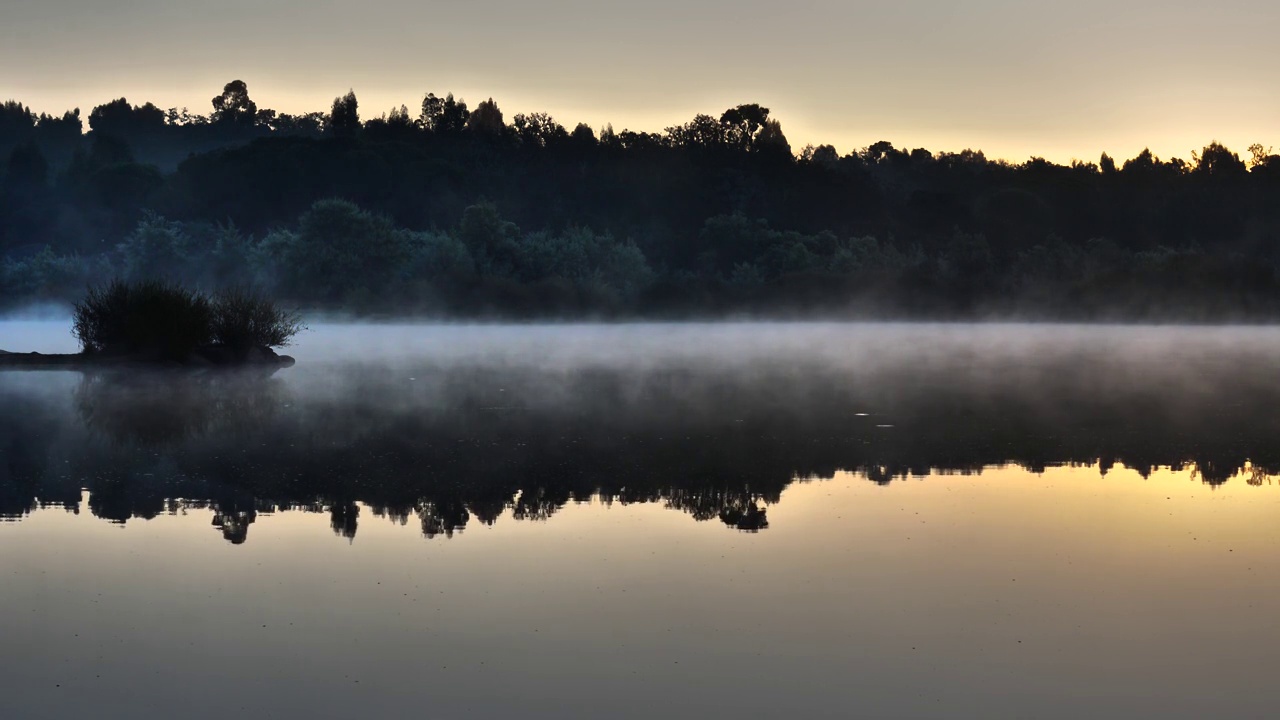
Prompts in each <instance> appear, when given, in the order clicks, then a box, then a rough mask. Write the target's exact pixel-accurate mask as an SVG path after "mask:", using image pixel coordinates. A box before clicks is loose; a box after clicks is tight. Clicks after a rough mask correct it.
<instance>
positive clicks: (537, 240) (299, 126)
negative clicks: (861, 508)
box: [0, 81, 1280, 319]
mask: <svg viewBox="0 0 1280 720" xmlns="http://www.w3.org/2000/svg"><path fill="white" fill-rule="evenodd" d="M212 105H213V113H212V114H211V115H209V116H208V117H204V116H199V115H193V114H191V113H190V112H187V111H185V110H181V111H180V110H176V109H175V110H170V111H168V112H165V111H162V110H160V109H158V108H156V107H155V106H153V105H150V104H147V105H143V106H133V105H130V104H129V103H128V102H127V101H125V100H124V99H121V100H117V101H114V102H112V103H108V104H107V105H104V106H100V107H98V108H95V109H94V110H93V111H92V113H90V115H89V126H90V128H91V131H90V132H88V133H87V134H82V130H83V124H82V121H81V118H80V114H79V112H78V111H76V112H71V113H67V114H65V115H64V116H62V117H53V116H36V115H34V114H33V113H31V112H30V111H29V110H28V109H27V108H25V107H24V106H22V105H21V104H19V103H16V102H9V103H6V104H4V105H3V106H0V159H3V158H7V161H6V162H5V165H4V167H3V168H2V169H0V173H2V175H0V178H2V179H0V255H2V256H3V260H0V301H2V302H4V303H5V304H8V305H16V304H20V303H28V302H33V301H41V300H54V301H59V300H60V301H66V300H68V299H69V298H73V297H76V296H77V295H78V294H79V293H80V292H81V290H82V289H83V288H84V286H85V284H86V283H91V282H95V281H97V280H98V279H100V278H102V277H104V276H108V277H109V276H115V275H118V276H121V277H124V278H128V279H133V280H140V279H155V278H165V279H169V280H173V281H178V282H183V283H194V284H198V285H199V286H201V287H203V288H207V289H218V288H223V287H229V286H239V285H253V286H256V287H260V288H263V289H264V290H266V291H269V292H271V293H272V294H274V295H277V296H282V297H287V298H288V299H289V300H290V301H293V302H297V303H300V304H305V305H308V306H314V307H327V308H335V309H338V308H340V309H348V310H353V311H358V312H384V313H385V312H401V313H404V312H414V313H425V314H435V315H460V316H545V315H577V316H581V315H589V316H634V315H658V316H687V315H705V314H735V313H748V314H771V315H779V314H827V315H852V314H862V315H867V314H877V315H890V316H903V315H908V316H942V317H961V316H974V315H985V314H997V315H1000V314H1005V315H1009V314H1019V313H1022V314H1030V315H1038V316H1053V317H1069V318H1106V317H1126V318H1163V317H1181V318H1203V319H1229V318H1260V317H1274V316H1275V315H1276V314H1277V311H1280V277H1278V276H1277V265H1278V263H1280V254H1278V253H1277V247H1280V246H1278V245H1277V240H1278V239H1280V203H1277V202H1276V199H1277V198H1280V156H1277V155H1274V154H1271V152H1270V150H1269V149H1266V148H1264V147H1262V146H1260V145H1255V146H1253V147H1251V148H1250V149H1249V158H1248V159H1247V160H1242V159H1241V158H1240V157H1239V156H1238V155H1237V154H1236V153H1234V152H1232V151H1231V150H1229V149H1227V148H1225V147H1223V146H1221V145H1219V144H1217V143H1213V144H1210V145H1209V146H1208V147H1206V148H1204V149H1203V151H1201V152H1199V153H1193V155H1192V157H1191V159H1190V160H1189V161H1184V160H1180V159H1173V160H1167V161H1162V160H1160V159H1158V158H1156V157H1154V156H1152V154H1151V153H1149V152H1144V153H1142V154H1140V155H1139V156H1137V157H1135V158H1132V159H1130V160H1127V161H1124V162H1123V163H1117V162H1116V161H1114V160H1113V159H1112V158H1110V157H1108V156H1106V155H1103V156H1102V157H1101V159H1100V161H1099V162H1097V163H1091V162H1074V163H1072V164H1071V165H1069V166H1063V165H1056V164H1054V163H1050V162H1047V161H1045V160H1043V159H1039V158H1032V159H1031V160H1028V161H1027V162H1025V163H1021V164H1010V163H1007V162H1003V161H991V160H988V159H987V158H986V157H985V156H983V154H982V153H980V152H972V151H967V150H966V151H964V152H960V153H947V152H941V153H937V152H930V151H927V150H923V149H915V150H910V151H908V150H904V149H898V148H895V147H893V146H892V145H891V144H889V143H887V142H878V143H875V144H872V145H870V146H868V147H866V148H864V149H862V150H859V151H855V152H852V153H849V154H847V155H844V156H841V155H839V154H838V153H837V152H836V151H835V150H834V148H832V147H831V146H825V145H824V146H821V147H806V148H804V149H803V150H802V151H800V152H799V153H798V154H796V153H793V151H792V149H791V147H790V146H789V144H788V143H787V140H786V138H785V135H784V134H783V131H782V128H781V126H780V125H779V123H778V122H777V120H776V119H774V118H773V117H771V115H770V113H769V111H768V109H766V108H762V107H760V106H758V105H742V106H738V107H735V108H731V109H729V110H727V111H725V112H724V113H722V114H721V115H720V116H719V117H718V118H717V117H713V116H709V115H699V116H697V117H695V118H694V119H693V120H691V121H689V122H688V123H685V124H683V125H679V126H675V127H671V128H667V129H666V130H665V131H664V132H663V133H661V134H655V133H643V132H633V131H629V130H624V131H622V132H615V131H614V130H613V129H612V128H604V129H603V130H602V131H600V132H599V133H597V132H596V131H594V130H592V129H591V128H589V127H587V126H586V125H581V124H580V125H578V126H576V127H575V128H574V129H573V130H572V131H570V130H567V129H566V128H565V127H564V126H562V125H560V124H559V123H557V122H556V121H555V120H554V119H553V118H551V117H549V116H547V115H546V114H543V113H532V114H516V115H514V116H511V117H510V118H509V120H508V119H507V116H505V115H504V113H503V112H502V110H500V109H499V107H498V105H497V103H495V102H494V101H493V100H492V99H490V100H486V101H484V102H482V103H480V104H478V105H477V106H476V107H475V108H474V109H469V108H468V106H467V104H466V103H465V102H462V101H460V100H457V99H455V98H453V96H451V95H450V96H446V97H444V98H440V97H438V96H436V95H434V94H428V95H427V96H426V97H425V98H424V99H423V101H422V104H421V111H420V112H419V113H417V116H416V117H414V115H413V114H411V113H410V111H409V110H408V109H407V108H405V107H401V108H399V109H396V110H393V111H392V112H390V113H388V114H384V115H382V116H381V117H377V118H373V119H370V120H367V121H364V122H361V121H360V119H359V106H358V101H357V99H356V96H355V94H354V93H349V94H347V95H346V96H343V97H340V98H337V99H336V100H335V101H334V104H333V107H332V109H331V111H330V112H328V113H312V114H309V115H306V116H300V117H299V116H288V115H280V114H277V113H275V112H274V111H271V110H266V109H260V108H259V107H258V106H257V104H256V103H254V102H253V101H252V100H250V99H249V95H248V89H247V87H246V86H245V85H244V83H241V82H238V81H237V82H233V83H229V84H228V85H227V86H226V88H225V89H224V92H223V93H222V94H221V95H219V96H217V97H215V98H214V100H213V102H212Z"/></svg>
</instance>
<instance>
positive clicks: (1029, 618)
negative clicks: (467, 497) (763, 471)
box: [0, 467, 1280, 717]
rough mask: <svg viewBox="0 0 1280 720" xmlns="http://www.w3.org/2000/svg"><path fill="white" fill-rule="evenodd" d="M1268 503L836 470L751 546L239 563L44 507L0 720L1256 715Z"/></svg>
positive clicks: (548, 526) (1276, 530)
mask: <svg viewBox="0 0 1280 720" xmlns="http://www.w3.org/2000/svg"><path fill="white" fill-rule="evenodd" d="M1278 500H1280V496H1277V495H1276V494H1275V492H1274V490H1268V489H1266V488H1263V489H1259V488H1255V487H1250V486H1248V485H1246V484H1243V483H1240V484H1237V485H1228V486H1225V487H1222V488H1218V489H1216V490H1215V489H1210V488H1209V487H1207V486H1205V485H1203V484H1201V483H1200V482H1198V481H1197V480H1196V479H1195V478H1194V477H1192V475H1191V473H1189V472H1171V471H1164V472H1157V473H1156V474H1154V475H1153V476H1152V477H1151V478H1149V479H1147V480H1143V479H1142V478H1140V477H1139V476H1138V475H1137V474H1136V473H1133V472H1130V471H1126V470H1124V469H1122V468H1113V469H1112V471H1111V472H1110V473H1108V475H1107V476H1106V478H1105V480H1102V479H1100V478H1099V473H1098V469H1097V468H1096V467H1094V468H1088V467H1085V468H1051V469H1049V470H1047V471H1046V472H1045V473H1044V474H1043V475H1035V474H1032V473H1028V472H1026V471H1023V470H1020V469H994V468H993V469H988V470H987V471H985V472H983V473H982V474H980V475H972V476H961V475H934V476H931V477H928V478H924V479H920V480H912V481H904V482H899V483H895V484H892V485H890V486H884V487H882V486H878V485H875V484H873V483H869V482H866V480H865V479H862V478H858V477H854V476H851V475H848V474H838V475H837V476H836V477H835V478H833V479H830V480H824V481H814V482H805V483H799V484H793V485H791V486H790V487H789V488H788V489H787V490H786V491H785V493H784V494H783V497H782V499H781V502H779V503H777V504H776V505H775V506H774V507H772V508H771V510H770V512H771V519H772V520H773V527H771V529H770V530H769V531H768V532H764V533H760V534H755V535H752V534H741V533H726V532H724V531H723V530H722V529H720V528H717V527H715V526H714V525H712V524H700V523H689V522H688V521H687V520H686V519H684V518H682V517H681V516H680V514H679V513H672V512H670V511H667V510H664V509H663V508H661V507H658V506H654V505H633V506H616V505H615V506H614V507H612V508H605V507H604V506H602V505H601V504H599V503H587V504H577V505H571V506H569V507H566V508H565V509H564V510H563V511H562V512H561V513H559V514H557V515H556V516H555V517H553V518H551V519H550V520H549V521H546V522H500V523H497V524H495V525H494V526H493V527H477V528H469V529H468V530H467V531H466V532H465V533H463V534H462V535H461V536H456V537H455V538H453V539H452V540H447V541H446V540H443V539H437V540H434V541H427V540H424V539H423V538H421V537H420V536H418V534H417V533H416V532H415V531H414V530H413V528H404V527H400V526H399V525H397V524H394V523H390V522H385V521H381V522H369V523H366V524H364V525H362V528H361V533H360V535H359V537H358V538H357V539H356V540H355V542H354V543H349V542H347V541H346V540H345V539H342V538H339V537H336V536H334V535H333V534H332V533H330V532H329V531H328V529H327V528H326V527H325V524H326V523H325V518H324V516H323V515H316V514H307V513H297V512H286V513H281V514H276V515H272V516H269V517H261V518H260V519H259V521H258V522H257V523H256V525H255V528H254V530H253V532H254V534H255V537H254V538H253V542H251V543H248V544H246V545H241V546H232V545H229V544H227V543H226V542H224V541H223V540H222V538H221V537H220V536H219V534H218V533H217V532H216V531H215V529H212V528H210V527H209V515H208V513H207V512H190V513H187V514H185V515H178V516H161V517H159V518H157V519H155V520H152V521H148V522H131V523H129V524H128V525H126V526H125V527H124V529H121V528H120V527H119V526H113V525H110V524H107V523H102V522H100V521H97V520H95V519H93V518H91V517H88V516H87V515H84V514H82V515H79V516H76V515H71V514H67V513H64V512H62V511H53V510H45V511H39V512H37V513H35V514H34V515H32V516H31V517H29V518H27V519H26V520H24V521H23V522H21V523H16V524H5V525H0V567H4V568H5V569H6V575H7V577H6V578H5V582H4V583H3V584H0V629H2V630H3V633H4V636H5V637H6V638H7V643H6V644H7V646H8V647H9V648H10V653H9V654H8V655H7V658H8V661H7V662H5V663H3V667H4V673H3V675H0V677H3V678H4V680H3V686H4V692H5V696H6V703H7V706H8V707H9V708H10V709H11V710H16V711H17V712H18V713H19V715H21V716H23V717H28V716H32V717H36V716H40V714H41V713H44V714H45V715H47V716H49V717H56V716H60V715H66V714H68V713H74V711H75V710H76V709H77V708H82V707H85V703H98V704H99V705H102V704H108V703H109V704H111V706H112V707H120V708H125V707H127V708H129V709H130V710H132V711H135V712H140V713H147V712H152V713H154V712H160V711H162V710H163V709H164V708H172V707H183V708H184V714H186V713H188V712H189V713H190V716H192V717H215V716H218V715H219V714H221V713H225V711H226V709H227V708H229V707H230V708H240V707H245V708H252V709H253V710H254V712H256V713H266V714H279V713H288V714H295V715H303V716H305V715H308V714H320V715H324V714H331V713H335V712H339V711H341V712H353V713H355V712H365V713H373V714H375V715H402V714H404V713H405V712H407V711H408V710H412V709H415V708H417V709H421V708H430V711H431V712H434V713H440V714H475V713H486V712H487V713H489V714H509V713H510V712H512V711H514V710H515V709H516V708H522V712H527V713H529V714H531V715H532V716H534V717H554V716H564V715H569V716H575V717H585V716H590V715H593V714H596V713H597V712H598V711H599V710H600V709H601V708H608V709H609V714H616V715H620V716H634V717H640V716H644V715H645V714H646V713H654V712H661V713H666V714H671V713H676V714H678V715H682V716H683V715H689V714H697V713H704V714H711V715H714V714H715V712H717V710H719V709H723V707H725V706H726V704H727V705H729V706H732V707H742V708H745V709H748V712H758V713H780V712H788V711H789V712H801V713H805V714H811V715H812V714H818V715H821V714H825V713H830V712H832V711H833V709H838V708H842V707H848V706H849V705H850V704H856V705H857V706H858V707H860V708H864V709H865V710H866V711H867V712H868V713H874V714H876V715H877V716H885V715H886V714H887V715H893V716H903V717H905V716H919V714H920V713H933V712H937V709H938V708H939V707H943V708H947V709H948V712H947V713H945V714H947V715H949V716H957V715H958V716H991V715H1001V716H1012V715H1023V714H1027V713H1034V714H1036V715H1037V716H1039V717H1073V716H1079V715H1080V714H1082V713H1083V714H1088V713H1090V712H1091V711H1097V710H1098V709H1100V708H1103V707H1105V708H1106V710H1107V711H1108V712H1109V713H1114V714H1116V715H1117V716H1120V715H1128V716H1161V717H1196V716H1204V715H1205V714H1213V713H1225V714H1233V715H1237V716H1251V715H1260V714H1265V712H1266V711H1267V710H1268V708H1269V705H1268V703H1269V701H1270V699H1271V698H1272V697H1273V694H1272V690H1271V688H1272V685H1271V681H1270V672H1271V671H1270V663H1269V662H1268V660H1269V658H1270V657H1271V656H1272V651H1273V648H1274V646H1275V643H1276V642H1277V640H1280V637H1277V634H1276V631H1275V630H1274V628H1275V624H1274V623H1272V622H1271V621H1270V610H1269V607H1270V604H1269V602H1268V598H1269V597H1272V596H1273V595H1274V593H1275V591H1276V590H1277V589H1280V588H1278V587H1277V581H1276V580H1275V578H1277V577H1280V558H1277V556H1276V554H1275V553H1274V552H1272V549H1273V548H1274V547H1275V544H1276V542H1277V541H1280V526H1278V525H1277V524H1276V523H1275V522H1274V519H1275V513H1276V512H1277V510H1278V509H1280V503H1278V502H1277V501H1278ZM363 510H364V511H365V512H366V513H367V512H368V508H364V509H363ZM13 648H22V649H23V652H22V655H21V657H20V658H19V657H16V656H14V655H13V654H12V649H13ZM1205 667H1216V668H1223V669H1224V671H1223V672H1220V673H1217V674H1215V677H1214V679H1213V682H1212V690H1205V691H1204V692H1201V691H1199V690H1197V689H1196V688H1200V687H1204V678H1203V672H1204V668H1205ZM304 675H305V680H304V679H303V676H304ZM210 681H213V682H215V683H216V684H217V685H218V686H219V687H221V688H223V689H224V690H223V691H224V692H225V694H218V695H217V702H209V703H195V704H192V702H191V696H192V694H193V693H196V692H197V691H198V690H199V689H201V688H207V687H208V684H209V682H210ZM637 685H642V686H644V687H645V688H646V689H647V692H645V693H640V694H637V693H634V692H631V691H629V689H634V688H635V687H636V686H637ZM743 685H748V686H750V687H754V688H757V691H756V692H753V693H750V694H749V696H748V697H744V696H743V695H741V687H742V686H743ZM530 698H536V699H537V702H536V703H535V704H534V706H533V707H532V708H530V707H529V705H528V703H529V702H530ZM622 698H626V700H625V702H623V701H622ZM726 698H728V699H726Z"/></svg>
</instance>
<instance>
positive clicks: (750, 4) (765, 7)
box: [0, 0, 1280, 162]
mask: <svg viewBox="0 0 1280 720" xmlns="http://www.w3.org/2000/svg"><path fill="white" fill-rule="evenodd" d="M1278 20H1280V6H1278V5H1277V4H1276V3H1274V2H1265V1H1263V0H1225V1H1224V2H1219V3H1215V4H1213V5H1212V6H1210V4H1208V3H1202V2H1188V1H1186V0H1174V1H1166V2H1154V1H1152V0H1137V1H1136V2H1131V3H1125V4H1123V5H1122V6H1117V4H1115V3H1112V2H1102V1H1101V0H1081V1H1079V2H1073V3H1062V2H1043V1H1038V0H1033V1H1026V0H1021V1H1017V2H1015V1H1013V0H970V1H968V2H943V1H941V0H871V1H868V0H857V1H854V2H847V1H837V0H802V1H800V2H792V3H776V2H771V3H763V2H758V1H757V0H748V1H747V2H732V3H731V2H728V1H727V0H716V1H714V2H707V1H701V2H690V1H689V0H655V1H654V2H651V3H647V4H644V5H636V4H633V3H626V4H622V3H604V4H601V3H598V2H586V1H585V0H570V1H567V2H566V1H559V2H554V3H526V2H515V0H487V1H484V2H461V1H456V0H445V1H437V2H429V3H421V2H409V0H366V1H365V2H360V3H353V2H316V1H312V2H302V1H301V0H276V1H275V2H249V1H248V0H228V1H227V2H220V3H194V2H190V1H189V0H136V1H134V2H130V3H128V4H122V3H104V2H99V1H98V0H40V1H39V2H37V1H36V0H12V1H11V2H7V3H5V8H4V10H3V11H0V96H6V97H7V96H12V97H14V98H16V99H18V100H21V101H22V102H25V103H27V104H29V105H31V106H32V107H33V108H34V109H36V110H38V111H49V112H54V111H61V110H64V109H67V108H70V107H75V106H79V107H81V108H82V109H83V110H84V111H85V112H87V111H88V109H89V108H91V107H92V106H94V105H97V104H101V103H103V102H106V101H108V100H110V99H112V98H115V97H119V96H125V97H128V98H129V99H130V100H131V101H133V102H135V103H141V102H144V101H148V100H149V101H152V102H155V103H156V104H157V105H160V106H161V107H171V106H173V107H182V106H187V107H190V108H191V109H192V110H193V111H198V112H202V113H205V112H208V111H209V99H210V98H211V97H213V95H215V94H217V92H218V91H219V90H220V89H221V87H222V85H223V84H224V83H225V82H227V81H229V80H232V79H243V80H245V81H246V82H247V83H248V85H249V89H250V94H251V96H252V97H254V99H255V100H257V102H258V103H259V105H260V106H263V107H271V108H274V109H277V110H280V111H283V112H304V111H309V110H320V109H325V108H326V107H327V105H328V104H329V102H330V101H331V100H332V98H333V97H334V96H335V95H339V94H342V93H345V92H346V90H347V89H349V88H354V89H355V90H356V93H357V95H358V96H359V98H360V101H361V110H362V115H363V116H364V117H370V116H373V115H378V114H381V113H382V112H385V111H386V110H387V109H389V108H391V107H393V106H399V105H400V104H402V103H403V104H405V105H408V106H409V107H410V108H416V106H417V105H418V104H419V102H420V100H421V97H422V95H423V94H424V93H425V92H427V91H433V92H436V93H444V92H448V91H453V92H454V93H456V94H457V95H459V96H461V97H464V98H466V99H467V100H468V101H470V102H471V103H472V104H473V105H474V103H476V102H478V101H479V100H482V99H484V98H486V97H489V96H493V97H494V98H495V99H496V100H497V101H498V104H499V105H500V106H501V107H502V109H503V110H504V112H506V113H507V115H508V117H510V115H512V114H514V113H517V112H532V111H547V112H550V113H551V114H553V115H554V116H556V118H557V119H558V120H560V121H561V122H562V123H564V124H566V125H570V126H571V125H573V124H575V123H577V122H579V121H582V122H587V123H589V124H591V125H593V126H596V127H599V126H602V125H604V124H605V123H613V125H614V127H615V128H617V129H622V128H624V127H629V128H632V129H643V130H650V131H660V130H661V129H662V128H663V127H665V126H667V125H671V124H675V123H679V122H683V121H685V120H687V119H688V118H690V117H691V116H692V115H693V114H695V113H697V112H709V113H718V112H719V111H721V110H723V109H724V108H725V107H728V106H730V105H734V104H737V103H741V102H759V103H761V104H763V105H766V106H768V107H770V108H772V109H773V111H774V114H775V115H776V116H777V117H778V118H779V119H780V120H781V121H782V123H783V128H784V130H785V131H786V132H787V135H788V137H789V138H790V140H791V142H792V145H793V147H794V148H796V149H797V150H798V149H799V148H800V147H803V146H804V145H805V144H806V143H815V144H816V143H823V142H828V143H832V144H834V145H835V146H836V147H837V149H839V150H840V151H841V152H847V151H848V150H850V149H853V148H858V147H864V146H866V145H869V144H871V143H873V142H875V141H877V140H882V139H884V140H889V141H891V142H893V143H894V144H895V145H898V146H905V147H926V148H929V149H930V150H934V151H939V150H950V151H958V150H961V149H964V148H967V147H973V148H980V149H983V150H985V151H986V152H987V153H988V155H990V156H996V157H1004V158H1007V159H1011V160H1015V161H1020V160H1023V159H1025V158H1027V157H1028V156H1030V155H1033V154H1034V155H1042V156H1045V157H1048V158H1049V159H1052V160H1057V161H1062V162H1065V161H1067V160H1070V159H1072V158H1077V157H1078V158H1085V159H1090V160H1096V159H1097V157H1098V155H1099V154H1100V153H1101V152H1103V151H1106V152H1109V153H1111V154H1112V155H1114V156H1117V157H1120V158H1126V157H1131V156H1133V155H1135V154H1137V153H1138V152H1139V151H1140V150H1141V149H1142V148H1143V147H1145V146H1150V147H1151V148H1152V149H1153V150H1154V151H1155V152H1156V153H1157V154H1158V155H1161V156H1163V157H1169V156H1180V157H1184V158H1186V157H1189V155H1190V152H1191V151H1192V150H1194V149H1197V148H1199V147H1202V146H1203V145H1205V144H1207V143H1208V142H1209V141H1211V140H1214V139H1217V140H1220V141H1222V142H1224V143H1226V144H1227V145H1228V146H1230V147H1232V148H1233V149H1236V150H1237V151H1239V152H1242V153H1243V151H1244V149H1245V147H1246V146H1247V145H1249V144H1250V143H1253V142H1261V143H1263V144H1264V145H1268V144H1276V145H1280V138H1278V137H1277V136H1280V84H1277V83H1276V82H1275V81H1274V77H1273V70H1274V68H1275V67H1277V66H1278V65H1280V47H1278V46H1276V45H1275V44H1274V43H1271V42H1269V41H1268V40H1267V37H1266V32H1265V30H1264V29H1265V28H1270V27H1274V26H1275V24H1276V21H1278Z"/></svg>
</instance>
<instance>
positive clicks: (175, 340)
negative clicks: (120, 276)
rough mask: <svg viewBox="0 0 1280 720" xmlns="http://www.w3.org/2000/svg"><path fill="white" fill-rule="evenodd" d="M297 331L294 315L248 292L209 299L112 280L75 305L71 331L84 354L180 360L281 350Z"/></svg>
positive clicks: (153, 283)
mask: <svg viewBox="0 0 1280 720" xmlns="http://www.w3.org/2000/svg"><path fill="white" fill-rule="evenodd" d="M302 329H303V325H302V322H301V319H300V318H299V317H298V315H297V314H296V313H294V312H290V311H286V310H282V309H280V308H278V307H276V306H275V304H274V303H272V302H271V301H270V300H268V299H267V298H265V297H262V296H261V295H258V294H256V293H254V292H253V291H251V290H247V289H234V290H229V291H226V292H223V293H221V294H219V295H216V296H214V297H212V298H210V297H208V296H206V295H204V294H202V293H200V292H197V291H193V290H188V289H186V288H183V287H181V286H179V285H176V284H172V283H168V282H164V281H158V280H144V281H136V282H125V281H123V280H113V281H111V282H110V283H108V284H106V285H104V286H100V287H96V288H90V289H89V291H88V292H87V293H86V295H85V297H84V299H83V300H81V301H80V302H77V303H76V304H75V307H74V313H73V323H72V331H71V332H72V334H73V335H74V336H75V338H76V339H77V340H79V341H80V346H81V349H82V351H83V352H84V353H86V354H110V355H133V354H143V355H156V356H158V357H161V358H165V359H175V360H180V359H183V358H186V357H188V356H189V355H191V353H193V352H194V351H196V350H197V349H198V348H201V347H204V346H209V345H224V346H227V347H230V348H232V349H233V350H236V351H240V352H243V351H245V350H247V349H249V348H251V347H281V346H284V345H288V344H289V341H290V339H291V338H292V337H293V336H294V335H295V334H297V333H298V331H299V330H302Z"/></svg>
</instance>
